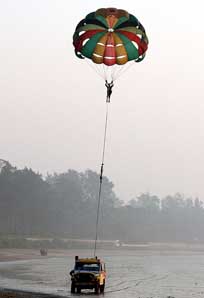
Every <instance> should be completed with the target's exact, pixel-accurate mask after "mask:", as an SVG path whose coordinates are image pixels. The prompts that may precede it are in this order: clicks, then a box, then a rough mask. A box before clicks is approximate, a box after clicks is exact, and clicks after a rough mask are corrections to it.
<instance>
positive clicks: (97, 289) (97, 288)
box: [95, 284, 100, 294]
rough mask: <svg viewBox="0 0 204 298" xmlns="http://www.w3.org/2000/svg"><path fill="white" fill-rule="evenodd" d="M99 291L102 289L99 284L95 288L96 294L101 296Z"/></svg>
mask: <svg viewBox="0 0 204 298" xmlns="http://www.w3.org/2000/svg"><path fill="white" fill-rule="evenodd" d="M99 289H100V287H99V284H97V285H96V286H95V294H99Z"/></svg>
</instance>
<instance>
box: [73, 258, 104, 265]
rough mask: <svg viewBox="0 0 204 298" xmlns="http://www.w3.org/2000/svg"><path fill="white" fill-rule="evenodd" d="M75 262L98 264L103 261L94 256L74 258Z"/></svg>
mask: <svg viewBox="0 0 204 298" xmlns="http://www.w3.org/2000/svg"><path fill="white" fill-rule="evenodd" d="M76 263H86V264H100V263H103V262H102V261H101V260H100V259H96V258H80V259H77V260H76Z"/></svg>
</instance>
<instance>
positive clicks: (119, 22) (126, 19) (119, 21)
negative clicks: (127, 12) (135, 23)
mask: <svg viewBox="0 0 204 298" xmlns="http://www.w3.org/2000/svg"><path fill="white" fill-rule="evenodd" d="M126 21H128V18H127V17H121V18H119V19H118V21H117V23H116V24H115V26H114V27H113V29H116V28H117V27H118V26H119V25H120V24H122V23H124V22H126Z"/></svg>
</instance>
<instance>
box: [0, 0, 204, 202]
mask: <svg viewBox="0 0 204 298" xmlns="http://www.w3.org/2000/svg"><path fill="white" fill-rule="evenodd" d="M110 6H111V7H117V8H124V9H126V10H128V11H129V12H130V13H132V14H134V15H135V16H137V17H138V19H139V20H140V21H141V23H142V24H143V25H144V26H145V29H146V32H147V35H148V37H149V41H150V44H149V50H148V52H147V56H146V58H145V59H144V61H143V62H141V63H139V64H135V65H134V66H133V67H132V68H131V69H130V70H128V71H127V72H126V73H125V74H124V76H122V77H121V78H119V79H118V80H117V81H116V84H115V87H114V90H113V95H112V102H111V104H110V125H109V129H108V140H107V152H106V153H107V154H106V160H105V173H104V174H105V175H107V176H108V177H109V178H110V179H111V180H112V181H113V182H114V184H115V191H116V193H117V195H118V196H119V197H120V198H121V199H123V200H129V199H131V198H133V197H134V196H135V195H136V194H138V193H140V192H144V191H149V192H151V193H155V194H158V195H160V196H163V195H166V194H173V193H175V192H177V191H179V192H181V193H184V194H185V195H191V196H200V198H201V199H204V187H203V184H204V183H203V181H204V130H203V128H204V116H203V115H204V82H203V77H204V76H203V71H204V55H203V53H204V19H203V10H204V4H203V1H201V0H195V1H188V0H172V1H163V0H154V1H150V0H148V1H147V0H143V1H135V0H134V1H132V0H131V1H120V0H119V1H82V0H75V1H68V0H18V1H16V0H0V36H1V41H0V42H1V48H0V111H1V114H0V115H1V116H0V124H1V126H0V127H1V128H0V129H1V138H0V158H3V159H6V160H9V161H10V162H11V163H12V164H13V165H16V166H17V167H20V168H22V167H24V166H28V167H31V168H33V169H34V170H37V171H39V172H41V173H43V174H45V173H46V172H50V173H52V172H54V171H57V172H62V171H66V170H67V169H70V168H73V169H76V170H78V171H84V170H85V169H87V168H91V169H93V170H96V171H98V172H99V170H100V163H101V153H102V152H101V149H102V148H101V147H102V141H103V140H102V139H103V129H104V115H105V95H106V94H105V93H106V90H105V87H104V82H103V80H102V79H101V78H100V77H99V76H97V75H96V74H95V72H94V71H93V70H92V69H91V68H90V67H89V66H88V65H87V64H86V63H85V62H84V61H81V60H80V59H77V58H76V57H75V54H74V50H73V46H72V35H73V32H74V29H75V26H76V24H77V23H78V22H79V21H80V20H81V19H82V18H84V17H85V15H86V14H88V13H89V12H91V11H95V10H96V9H97V8H100V7H110Z"/></svg>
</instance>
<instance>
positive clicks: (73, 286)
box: [71, 281, 75, 293]
mask: <svg viewBox="0 0 204 298" xmlns="http://www.w3.org/2000/svg"><path fill="white" fill-rule="evenodd" d="M71 293H75V284H74V282H73V281H72V283H71Z"/></svg>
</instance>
